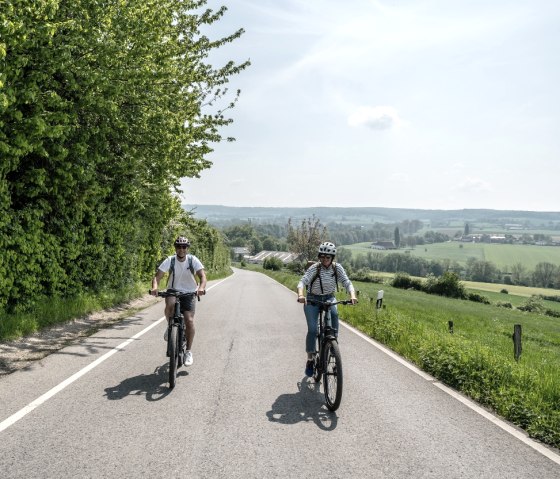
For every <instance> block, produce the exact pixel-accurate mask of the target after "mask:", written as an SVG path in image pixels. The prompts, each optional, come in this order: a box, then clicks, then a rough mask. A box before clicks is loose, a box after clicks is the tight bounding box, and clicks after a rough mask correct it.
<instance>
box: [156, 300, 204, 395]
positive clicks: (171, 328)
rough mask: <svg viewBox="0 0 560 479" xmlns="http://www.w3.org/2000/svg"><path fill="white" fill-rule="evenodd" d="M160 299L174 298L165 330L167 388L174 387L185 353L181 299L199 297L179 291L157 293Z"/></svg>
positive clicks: (185, 339)
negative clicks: (171, 313)
mask: <svg viewBox="0 0 560 479" xmlns="http://www.w3.org/2000/svg"><path fill="white" fill-rule="evenodd" d="M157 295H158V296H159V297H160V298H169V297H174V298H176V301H175V309H174V311H173V317H172V318H171V320H170V321H169V322H168V323H169V324H168V326H167V327H168V330H167V356H168V357H169V388H170V389H173V388H174V387H175V382H176V380H177V369H178V368H180V367H181V366H182V365H183V363H184V361H185V354H186V351H187V336H186V334H185V320H184V318H183V314H182V313H181V300H180V299H181V298H182V297H185V296H197V298H198V300H199V301H200V296H198V295H197V294H196V293H181V292H179V291H158V294H157Z"/></svg>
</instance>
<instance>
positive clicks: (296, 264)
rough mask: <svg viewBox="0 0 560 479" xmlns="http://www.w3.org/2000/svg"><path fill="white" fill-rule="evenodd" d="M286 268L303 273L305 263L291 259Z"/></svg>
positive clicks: (296, 272)
mask: <svg viewBox="0 0 560 479" xmlns="http://www.w3.org/2000/svg"><path fill="white" fill-rule="evenodd" d="M286 269H288V270H289V271H291V272H292V273H294V274H303V273H305V265H304V264H303V263H302V262H301V261H292V262H291V263H289V264H288V265H286Z"/></svg>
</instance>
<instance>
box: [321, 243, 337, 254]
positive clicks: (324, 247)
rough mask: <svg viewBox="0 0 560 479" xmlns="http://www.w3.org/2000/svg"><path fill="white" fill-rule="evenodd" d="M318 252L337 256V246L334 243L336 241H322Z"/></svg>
mask: <svg viewBox="0 0 560 479" xmlns="http://www.w3.org/2000/svg"><path fill="white" fill-rule="evenodd" d="M317 253H318V254H330V255H332V256H336V246H335V245H334V243H329V242H328V241H325V242H324V243H321V244H320V245H319V248H318V249H317Z"/></svg>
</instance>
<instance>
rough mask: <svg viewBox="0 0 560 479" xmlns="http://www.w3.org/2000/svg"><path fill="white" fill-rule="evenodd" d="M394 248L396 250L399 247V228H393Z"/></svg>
mask: <svg viewBox="0 0 560 479" xmlns="http://www.w3.org/2000/svg"><path fill="white" fill-rule="evenodd" d="M394 237H395V246H396V247H397V248H398V247H399V246H400V245H401V234H400V232H399V227H398V226H397V227H396V228H395V235H394Z"/></svg>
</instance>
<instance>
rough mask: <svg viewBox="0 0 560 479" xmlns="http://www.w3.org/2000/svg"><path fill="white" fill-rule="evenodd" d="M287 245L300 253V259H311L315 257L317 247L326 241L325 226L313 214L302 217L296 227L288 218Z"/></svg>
mask: <svg viewBox="0 0 560 479" xmlns="http://www.w3.org/2000/svg"><path fill="white" fill-rule="evenodd" d="M287 228H288V238H287V242H288V246H289V248H290V251H292V252H293V253H297V254H299V255H300V257H301V259H302V260H304V261H305V260H311V259H315V258H316V257H317V247H318V246H319V245H320V244H321V243H322V242H323V241H326V237H327V227H326V226H324V225H322V224H321V221H320V220H319V218H316V217H315V216H313V217H311V218H306V219H304V220H303V221H302V222H301V224H300V225H299V226H298V227H294V226H293V225H292V219H291V218H290V219H289V220H288V225H287Z"/></svg>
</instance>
